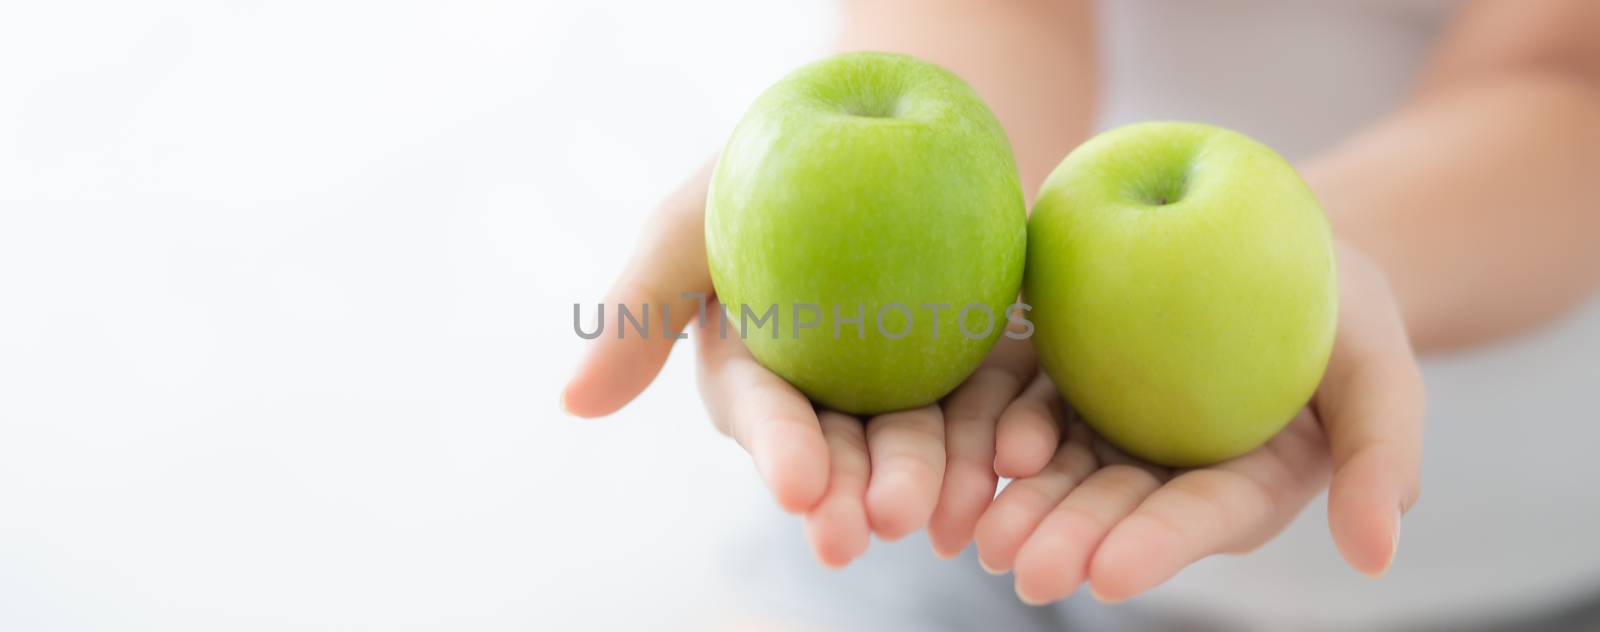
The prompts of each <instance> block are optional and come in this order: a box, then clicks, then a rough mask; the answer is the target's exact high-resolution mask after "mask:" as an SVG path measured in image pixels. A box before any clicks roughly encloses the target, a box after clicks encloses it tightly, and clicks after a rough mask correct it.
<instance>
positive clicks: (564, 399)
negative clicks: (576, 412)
mask: <svg viewBox="0 0 1600 632" xmlns="http://www.w3.org/2000/svg"><path fill="white" fill-rule="evenodd" d="M561 412H562V413H563V414H565V415H568V416H571V415H572V407H571V406H568V405H567V388H566V387H565V386H563V387H561Z"/></svg>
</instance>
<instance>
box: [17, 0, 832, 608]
mask: <svg viewBox="0 0 1600 632" xmlns="http://www.w3.org/2000/svg"><path fill="white" fill-rule="evenodd" d="M828 10H831V7H829V6H828V5H818V6H815V7H812V6H806V7H799V6H796V7H792V8H783V7H776V6H766V7H755V6H753V5H749V4H748V3H740V2H717V3H706V2H702V3H697V4H690V5H683V6H678V5H676V4H667V3H653V2H624V3H607V4H606V5H605V6H598V5H593V6H591V5H589V4H588V3H559V4H558V3H537V2H536V3H531V4H530V3H527V2H516V1H507V2H461V3H409V2H399V3H393V2H287V3H284V2H232V3H217V2H154V3H119V2H61V3H55V2H52V3H6V4H5V5H4V6H3V7H0V77H3V79H4V81H3V82H0V139H4V140H3V141H0V142H3V146H4V150H0V629H5V630H58V629H161V630H217V629H227V630H248V629H283V628H285V627H288V626H291V625H297V626H306V627H312V628H320V627H327V628H341V629H347V628H350V627H353V626H354V627H363V628H368V629H383V630H397V629H407V628H428V629H475V630H492V629H527V628H529V627H534V626H538V625H554V626H560V625H593V626H601V625H605V624H607V623H614V624H621V623H639V622H645V621H649V622H657V623H661V622H674V621H685V622H694V621H699V620H704V619H706V618H707V617H710V618H713V619H714V618H716V617H718V616H720V615H718V614H717V613H716V612H714V611H713V612H710V613H704V612H702V611H701V610H700V609H699V608H700V606H704V605H706V604H707V603H711V604H716V603H717V602H719V600H720V598H721V597H722V594H721V593H720V591H721V590H722V589H721V588H719V586H718V584H717V583H716V581H715V578H713V577H711V576H709V575H708V573H710V572H712V571H713V570H714V569H712V568H711V567H710V566H709V565H708V564H705V563H703V560H705V559H707V558H708V556H709V554H710V550H711V547H712V546H714V545H715V544H716V543H717V541H718V539H719V537H720V536H719V534H726V533H727V532H728V531H729V530H731V529H734V528H735V526H734V525H735V524H736V523H737V522H738V521H739V520H740V519H741V516H742V515H743V514H746V513H748V512H749V508H751V507H759V508H763V509H764V508H765V507H766V505H764V504H762V503H766V502H767V501H766V500H765V498H764V495H763V494H762V493H761V491H760V488H759V481H758V480H757V478H756V477H755V476H754V475H753V474H752V470H751V468H750V466H749V464H748V461H747V459H745V458H744V457H742V456H741V455H740V453H739V450H738V449H737V447H735V446H734V445H733V444H732V443H731V442H727V441H725V440H722V439H720V438H719V437H717V436H716V435H715V433H714V432H713V431H712V430H711V428H710V427H709V426H708V425H707V424H706V423H704V422H703V414H702V412H701V411H702V409H701V407H700V404H699V401H698V398H697V396H696V395H695V393H694V388H693V383H692V382H693V380H692V376H691V373H690V372H689V371H687V370H685V369H687V368H689V367H688V364H687V362H688V361H689V360H690V358H688V357H686V356H685V357H679V358H677V359H675V360H674V362H673V366H671V367H670V368H669V369H668V370H667V372H666V375H665V376H664V378H663V379H662V381H661V382H660V383H659V384H658V385H657V386H656V387H655V388H653V389H652V390H651V391H650V392H649V393H648V394H646V395H645V397H644V398H643V399H642V400H641V401H639V402H638V403H637V404H636V405H635V406H633V407H631V408H629V409H628V410H627V411H625V412H623V413H622V414H620V415H617V416H616V417H614V418H611V419H607V420H604V421H596V422H580V421H576V420H572V419H568V418H565V417H563V416H561V415H560V414H559V413H558V410H557V393H558V390H559V388H560V386H561V384H562V381H563V379H564V378H565V374H566V371H567V370H568V368H569V366H570V364H571V362H572V360H573V359H574V358H575V357H576V355H577V352H578V351H579V349H580V347H581V345H580V344H579V343H580V342H581V341H580V340H579V339H578V338H577V336H575V335H573V333H572V330H571V309H572V307H571V306H572V303H573V302H575V301H580V300H582V301H592V300H596V299H597V298H598V295H599V292H600V291H601V290H602V289H603V288H604V287H605V285H606V284H607V283H608V282H609V280H610V278H611V277H612V275H614V274H615V273H616V271H617V270H618V268H619V267H620V264H621V257H622V256H623V255H624V254H625V253H626V252H627V250H628V248H629V244H630V243H631V242H632V240H633V238H634V235H635V233H636V231H637V230H638V228H637V227H638V226H639V224H640V218H641V217H642V216H643V215H644V214H645V213H647V212H648V211H649V210H650V209H651V207H652V205H653V204H654V201H655V200H656V199H657V198H658V197H660V196H661V195H662V194H663V193H665V192H666V191H668V190H669V189H670V188H671V187H672V186H674V185H675V184H676V182H677V180H678V179H679V178H681V177H682V176H683V174H684V173H686V172H687V171H688V170H689V169H690V168H692V166H693V165H695V164H696V163H697V162H698V161H700V160H703V159H704V158H705V157H706V156H708V155H710V154H711V152H712V151H713V150H714V149H715V147H716V145H717V143H718V141H719V140H720V138H721V137H723V136H724V135H725V133H726V130H727V129H729V128H731V126H732V123H733V121H734V119H735V118H736V117H737V116H738V114H739V113H740V112H741V111H742V108H743V106H744V104H745V103H747V102H748V101H749V100H750V99H751V98H752V97H753V96H754V95H755V94H756V93H757V92H758V91H759V90H760V89H761V88H763V87H765V85H766V84H767V83H768V82H769V81H770V80H771V78H772V77H774V76H777V75H779V74H781V73H782V72H784V71H786V70H787V69H789V68H791V67H793V66H795V65H798V64H799V63H801V62H803V61H805V60H807V59H809V58H811V57H814V56H815V55H816V54H817V53H818V52H819V51H820V42H822V41H824V40H825V39H826V37H827V33H828V29H829V28H830V26H829V25H830V24H831V20H829V19H828V18H827V16H826V15H825V14H824V13H825V12H826V11H828ZM715 25H737V28H713V27H714V26H715ZM728 51H738V54H728ZM619 599H626V603H627V604H628V605H627V607H619V606H618V603H619Z"/></svg>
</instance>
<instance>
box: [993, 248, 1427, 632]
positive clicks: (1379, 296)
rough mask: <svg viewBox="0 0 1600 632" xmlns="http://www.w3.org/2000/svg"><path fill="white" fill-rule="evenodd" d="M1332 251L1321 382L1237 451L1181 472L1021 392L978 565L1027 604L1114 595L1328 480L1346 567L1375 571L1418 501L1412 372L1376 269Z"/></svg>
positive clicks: (1239, 540)
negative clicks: (1331, 299) (1331, 328)
mask: <svg viewBox="0 0 1600 632" xmlns="http://www.w3.org/2000/svg"><path fill="white" fill-rule="evenodd" d="M1341 260H1342V263H1343V266H1342V269H1341V301H1342V307H1341V312H1340V324H1339V333H1338V340H1337V341H1336V343H1335V349H1334V353H1333V358H1332V360H1331V361H1330V364H1329V367H1328V371H1327V374H1326V375H1325V376H1324V378H1323V382H1322V385H1321V387H1320V388H1319V390H1318V392H1317V394H1316V396H1315V398H1314V399H1313V401H1312V403H1311V405H1309V406H1308V407H1307V408H1306V409H1304V410H1303V411H1301V413H1300V414H1299V415H1298V416H1296V417H1295V418H1294V420H1293V421H1291V422H1290V423H1289V424H1288V426H1287V427H1286V428H1285V429H1284V430H1283V431H1282V432H1280V433H1279V434H1278V435H1276V436H1275V437H1273V438H1272V439H1271V440H1270V441H1268V442H1267V443H1266V444H1265V445H1263V446H1261V447H1259V448H1257V449H1255V450H1253V451H1251V452H1249V453H1247V454H1245V455H1243V456H1240V457H1237V458H1235V459H1232V460H1229V461H1226V462H1223V463H1219V464H1216V465H1212V466H1208V467H1203V468H1196V469H1187V470H1177V471H1172V470H1167V469H1165V468H1161V467H1157V466H1153V465H1150V464H1147V463H1142V462H1139V461H1137V460H1135V459H1132V458H1129V457H1128V456H1126V455H1124V454H1122V453H1121V452H1120V451H1118V450H1116V449H1115V448H1113V447H1111V446H1109V445H1108V444H1106V443H1105V442H1103V441H1101V440H1099V439H1098V438H1097V437H1096V436H1095V435H1094V433H1093V432H1092V431H1091V430H1090V429H1089V427H1088V426H1087V425H1086V424H1085V423H1083V422H1082V421H1081V420H1078V419H1076V418H1075V417H1074V416H1073V415H1072V414H1071V412H1070V410H1068V409H1067V408H1066V407H1065V405H1064V403H1063V402H1061V401H1060V399H1059V396H1058V395H1056V393H1055V392H1054V390H1053V389H1048V388H1044V387H1040V388H1038V389H1033V388H1030V389H1029V392H1028V393H1024V394H1023V396H1022V397H1021V398H1019V400H1018V401H1017V402H1015V403H1013V404H1012V407H1011V408H1009V409H1008V410H1007V411H1006V413H1005V414H1004V415H1003V416H1002V417H1001V418H1000V420H999V422H998V424H997V433H998V436H999V444H1000V452H999V453H998V454H997V458H996V465H997V467H1000V466H1002V465H1004V466H1005V467H1007V468H1009V469H1011V470H1013V471H1016V472H1018V477H1017V480H1016V481H1014V482H1013V483H1012V484H1011V485H1010V486H1008V487H1007V488H1006V489H1005V491H1003V492H1002V493H1001V494H1000V496H999V497H998V498H996V499H995V501H994V503H993V504H992V505H991V506H990V507H989V508H988V509H987V510H986V511H985V512H984V515H983V517H982V519H981V520H980V522H979V524H978V528H977V541H978V548H979V557H980V559H981V561H982V563H983V565H984V566H985V567H986V568H988V569H990V570H991V571H993V572H999V571H1002V570H1006V569H1010V570H1012V571H1014V573H1015V575H1016V585H1017V593H1018V595H1019V596H1021V597H1022V598H1023V599H1024V600H1026V601H1029V602H1035V603H1037V602H1046V601H1053V600H1055V599H1060V598H1063V597H1065V596H1067V595H1068V594H1071V593H1072V592H1073V591H1074V590H1075V589H1077V587H1078V586H1079V585H1081V584H1082V583H1084V582H1085V581H1087V582H1088V583H1089V584H1090V587H1091V589H1092V590H1093V591H1094V592H1095V593H1096V594H1097V595H1099V596H1100V597H1101V598H1103V599H1106V600H1110V601H1120V600H1122V599H1126V598H1128V597H1131V596H1134V595H1137V594H1139V593H1140V592H1143V591H1145V590H1148V589H1150V588H1152V587H1154V586H1156V585H1158V584H1160V583H1161V582H1163V581H1165V580H1166V579H1168V578H1170V577H1171V576H1172V575H1174V574H1176V573H1177V572H1178V571H1179V570H1181V569H1183V567H1185V566H1187V565H1189V564H1190V563H1193V562H1195V561H1196V560H1199V559H1201V558H1203V557H1206V556H1209V555H1212V554H1216V553H1238V552H1245V551H1249V550H1251V549H1253V548H1255V547H1257V546H1260V545H1261V544H1262V543H1264V542H1266V541H1267V540H1268V539H1270V538H1271V537H1273V536H1274V535H1276V534H1277V533H1278V532H1279V531H1280V530H1282V529H1283V528H1284V527H1285V526H1286V525H1287V524H1288V523H1289V521H1290V520H1292V519H1293V518H1294V516H1295V515H1296V514H1298V513H1299V511H1300V510H1301V509H1302V508H1303V507H1304V506H1305V505H1306V503H1308V502H1310V500H1311V499H1312V498H1313V497H1315V496H1316V495H1317V494H1318V493H1319V492H1320V491H1321V490H1322V489H1323V488H1324V486H1326V485H1327V484H1328V483H1329V480H1330V476H1331V478H1332V483H1333V488H1332V490H1331V492H1330V494H1329V520H1330V526H1331V527H1332V530H1333V536H1334V540H1335V542H1336V543H1337V544H1338V545H1339V548H1340V550H1341V551H1342V552H1343V553H1344V555H1345V558H1346V560H1348V561H1349V562H1350V564H1351V565H1352V566H1354V567H1355V568H1357V569H1358V570H1361V571H1363V572H1366V573H1369V574H1374V575H1375V574H1381V573H1382V572H1383V571H1384V570H1385V569H1386V568H1387V567H1388V564H1389V563H1390V561H1391V559H1392V556H1393V554H1394V548H1395V545H1396V540H1395V538H1397V537H1398V529H1399V524H1398V521H1399V517H1400V514H1401V513H1402V512H1403V511H1404V510H1405V509H1407V508H1409V506H1410V505H1411V503H1412V502H1414V501H1415V498H1416V476H1417V457H1418V452H1419V450H1420V441H1421V436H1420V424H1421V382H1420V380H1419V379H1418V377H1417V373H1416V367H1415V364H1414V362H1413V360H1412V358H1411V354H1410V351H1409V348H1408V346H1407V345H1406V342H1405V339H1404V331H1403V329H1401V328H1400V326H1399V321H1398V316H1397V314H1396V313H1395V310H1394V307H1393V303H1392V301H1391V300H1390V299H1389V297H1388V293H1387V290H1386V288H1385V286H1384V284H1383V282H1382V278H1381V276H1378V274H1377V271H1376V269H1375V268H1372V267H1371V266H1370V265H1369V264H1367V263H1366V261H1365V259H1363V258H1362V257H1361V256H1360V254H1359V253H1355V252H1351V251H1345V252H1342V253H1341ZM1036 384H1042V385H1046V386H1047V385H1048V380H1047V379H1046V378H1044V377H1042V376H1041V377H1039V378H1037V382H1036ZM1029 399H1032V400H1033V401H1031V402H1029V401H1027V400H1029ZM1019 437H1020V438H1019ZM1040 445H1044V446H1051V445H1053V446H1056V447H1055V449H1054V451H1053V453H1050V452H1049V448H1048V447H1047V448H1045V449H1044V450H1043V451H1041V450H1040V449H1039V448H1038V447H1037V446H1040ZM1008 448H1009V449H1008Z"/></svg>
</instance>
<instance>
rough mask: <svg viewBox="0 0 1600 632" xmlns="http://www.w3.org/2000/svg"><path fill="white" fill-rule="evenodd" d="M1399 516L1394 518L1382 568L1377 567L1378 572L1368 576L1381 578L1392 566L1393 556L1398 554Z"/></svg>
mask: <svg viewBox="0 0 1600 632" xmlns="http://www.w3.org/2000/svg"><path fill="white" fill-rule="evenodd" d="M1400 518H1401V516H1398V515H1397V516H1395V518H1394V535H1393V536H1392V538H1391V539H1390V541H1389V559H1387V560H1385V561H1384V562H1383V568H1381V569H1378V572H1376V573H1372V574H1370V575H1368V577H1370V578H1372V579H1381V578H1383V576H1384V575H1387V574H1388V573H1389V568H1390V567H1393V566H1394V558H1395V556H1396V555H1399V554H1400Z"/></svg>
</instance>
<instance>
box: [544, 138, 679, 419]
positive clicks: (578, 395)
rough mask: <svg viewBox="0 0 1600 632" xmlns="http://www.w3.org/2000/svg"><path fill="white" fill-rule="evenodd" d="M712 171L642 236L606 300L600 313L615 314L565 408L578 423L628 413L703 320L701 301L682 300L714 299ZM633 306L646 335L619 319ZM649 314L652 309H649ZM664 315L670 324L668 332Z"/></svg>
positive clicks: (568, 392)
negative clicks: (708, 219) (709, 261)
mask: <svg viewBox="0 0 1600 632" xmlns="http://www.w3.org/2000/svg"><path fill="white" fill-rule="evenodd" d="M709 179H710V165H709V164H708V165H707V166H706V167H705V168H702V169H701V170H700V171H699V172H698V173H697V174H695V175H694V176H693V177H692V178H690V179H689V181H688V182H687V183H685V184H684V186H683V188H682V189H680V190H679V191H678V192H677V193H675V194H673V195H672V196H671V197H670V198H668V200H667V202H666V204H665V205H663V206H662V208H661V209H660V210H659V211H657V212H656V214H655V215H654V216H653V217H652V218H651V220H650V222H649V223H648V224H647V225H646V227H645V230H644V232H643V233H642V234H641V235H640V238H639V242H638V245H637V246H636V249H635V251H634V254H633V258H632V260H631V261H630V262H629V264H628V266H627V268H625V269H624V270H623V272H622V275H621V276H620V277H619V278H618V279H617V281H616V283H615V284H614V285H612V287H611V290H610V292H608V293H607V295H606V299H605V301H604V303H603V305H604V307H602V308H601V309H602V310H605V311H609V312H611V314H610V317H611V318H610V322H609V323H608V322H606V320H605V318H606V314H605V313H604V311H603V312H602V313H601V324H603V325H605V327H603V328H602V329H603V331H602V332H601V334H600V336H599V337H597V338H595V340H594V341H593V343H592V344H591V345H590V346H589V349H588V352H587V353H586V354H585V355H584V358H583V359H582V360H581V361H579V363H578V368H577V370H576V371H575V372H574V373H573V376H572V379H571V380H570V381H569V382H568V383H567V386H566V388H564V389H563V390H562V392H561V406H562V408H564V409H565V410H566V411H567V412H568V413H570V414H573V415H577V416H579V417H599V416H602V415H608V414H611V413H613V412H616V411H617V409H619V408H622V406H623V405H624V404H627V403H628V402H629V401H631V400H632V399H633V398H634V397H636V396H637V395H638V394H639V392H640V391H643V390H644V387H645V386H647V385H649V384H650V381H651V380H653V379H655V376H656V374H657V373H658V372H660V371H661V365H662V364H663V363H665V362H666V360H667V354H668V353H669V352H671V351H672V343H673V342H674V341H675V340H676V339H677V337H676V335H675V334H677V333H678V332H680V331H682V330H683V328H684V326H685V325H686V324H687V323H688V322H689V320H690V319H691V318H692V317H694V316H695V315H696V314H698V312H699V309H700V305H701V303H700V301H699V300H697V299H695V298H694V297H689V298H685V297H684V296H683V294H684V293H686V292H689V293H699V295H700V296H701V297H702V298H703V297H704V296H706V295H708V294H710V293H711V275H710V273H709V272H707V268H706V246H705V219H704V217H705V199H706V183H707V182H708V180H709ZM619 306H627V309H628V310H629V313H630V314H632V315H634V317H635V318H639V317H641V316H647V318H643V319H642V320H644V327H645V330H646V332H647V333H646V334H644V335H641V334H640V333H639V331H638V330H636V329H632V328H631V324H627V323H625V322H624V321H623V320H622V319H621V317H620V314H619V313H618V312H619V310H620V309H621V308H620V307H619ZM646 306H648V307H646ZM663 310H665V315H666V316H667V318H666V319H665V324H664V325H663V318H662V314H663Z"/></svg>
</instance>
